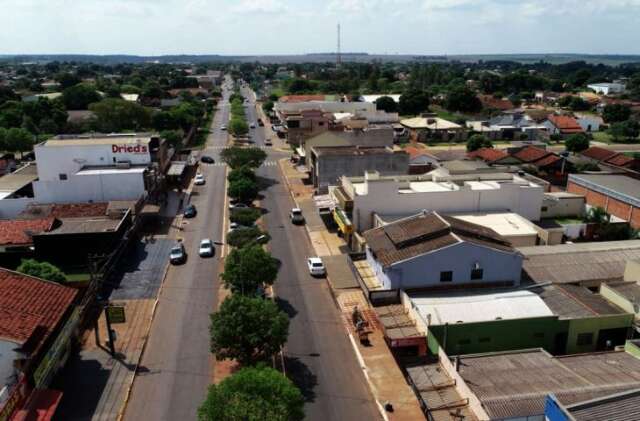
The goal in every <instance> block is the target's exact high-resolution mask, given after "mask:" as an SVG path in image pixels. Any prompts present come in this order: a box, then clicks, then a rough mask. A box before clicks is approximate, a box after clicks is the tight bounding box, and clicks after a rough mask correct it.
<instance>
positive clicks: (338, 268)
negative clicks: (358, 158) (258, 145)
mask: <svg viewBox="0 0 640 421" xmlns="http://www.w3.org/2000/svg"><path fill="white" fill-rule="evenodd" d="M279 164H280V168H281V170H282V173H283V175H284V179H285V182H286V184H287V187H288V188H289V191H290V193H291V196H292V197H293V199H294V201H295V202H296V203H297V204H298V206H299V207H300V208H301V209H302V210H303V213H304V215H305V218H306V219H307V223H306V224H305V227H306V229H307V234H308V235H309V238H310V240H311V244H312V246H313V248H314V250H315V252H316V254H317V255H318V256H322V257H325V259H324V260H325V265H326V266H327V273H328V275H327V281H328V284H329V286H330V290H331V293H332V295H333V297H334V299H335V302H336V305H337V306H338V308H339V309H340V310H341V311H342V314H343V318H342V319H343V323H344V326H345V329H346V330H347V332H348V333H349V339H350V340H351V343H352V345H353V348H354V350H355V352H356V356H357V357H358V360H359V361H360V364H361V368H362V370H363V372H364V375H365V377H366V379H367V382H368V383H369V387H370V389H371V392H372V394H373V396H374V397H375V399H376V400H377V401H378V403H379V405H380V408H381V414H383V417H385V418H386V419H388V420H393V421H405V420H406V421H414V420H420V419H424V418H425V416H424V414H423V412H422V409H421V408H420V404H419V403H418V399H417V398H416V396H415V394H414V393H413V390H412V389H411V387H410V386H409V384H408V383H407V381H406V380H405V377H404V375H403V373H402V371H401V370H400V367H398V364H397V363H396V360H395V358H394V357H393V355H392V353H391V350H390V349H389V347H388V346H387V344H386V342H385V339H384V333H383V331H382V328H381V327H380V326H381V325H380V321H379V320H378V316H377V315H376V313H375V311H374V309H373V308H372V307H371V306H370V305H369V302H368V301H367V299H366V298H365V296H364V294H363V293H362V290H361V289H360V288H359V286H358V282H357V280H356V279H355V276H354V275H353V272H351V269H350V268H349V266H348V263H347V260H346V258H345V259H340V257H339V256H340V255H342V256H344V252H343V250H345V248H346V244H345V242H344V240H343V239H342V238H340V237H338V236H337V235H336V234H332V233H330V232H329V231H328V230H327V229H326V227H325V225H324V224H323V223H322V220H321V219H320V217H319V216H318V215H317V212H316V211H315V205H314V203H313V189H312V188H310V187H309V186H305V185H304V184H303V183H302V179H303V178H305V175H304V174H303V173H301V172H300V171H298V170H297V169H295V168H294V167H293V166H292V165H291V164H290V163H289V161H288V160H286V159H283V160H280V161H279ZM355 306H357V307H358V309H359V310H360V311H361V312H362V313H363V315H364V317H365V319H367V321H368V322H369V325H370V327H371V330H372V333H371V334H370V335H369V340H370V345H369V346H364V345H362V344H361V343H360V342H359V341H358V340H357V339H356V338H357V334H356V333H355V331H354V329H353V325H352V322H351V314H352V312H353V308H354V307H355ZM385 402H390V403H391V404H392V405H393V408H394V411H393V412H385V411H383V410H382V405H383V404H384V403H385Z"/></svg>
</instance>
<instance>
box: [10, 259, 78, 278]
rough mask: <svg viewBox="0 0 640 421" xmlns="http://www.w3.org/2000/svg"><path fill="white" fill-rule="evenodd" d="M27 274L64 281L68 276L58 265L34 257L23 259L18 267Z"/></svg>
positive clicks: (19, 270)
mask: <svg viewBox="0 0 640 421" xmlns="http://www.w3.org/2000/svg"><path fill="white" fill-rule="evenodd" d="M16 270H17V271H18V272H20V273H24V274H25V275H30V276H35V277H36V278H40V279H45V280H47V281H52V282H59V283H63V282H66V281H67V276H66V275H65V274H64V272H62V271H61V270H60V269H59V268H58V267H56V266H54V265H52V264H51V263H49V262H38V261H37V260H34V259H22V261H21V262H20V266H18V268H17V269H16Z"/></svg>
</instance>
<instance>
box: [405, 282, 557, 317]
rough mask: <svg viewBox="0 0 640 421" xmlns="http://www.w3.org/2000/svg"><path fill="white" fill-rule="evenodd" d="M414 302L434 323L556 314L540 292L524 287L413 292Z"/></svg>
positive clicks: (412, 300)
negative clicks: (479, 290)
mask: <svg viewBox="0 0 640 421" xmlns="http://www.w3.org/2000/svg"><path fill="white" fill-rule="evenodd" d="M411 303H412V305H413V306H414V307H417V309H418V311H419V312H420V314H421V315H422V316H423V318H424V319H425V320H429V318H430V320H431V322H430V324H433V325H444V324H445V323H449V324H456V323H476V322H488V321H492V320H512V319H522V318H529V317H545V316H553V312H552V311H551V310H550V309H549V307H547V305H546V304H545V302H544V301H543V300H542V299H541V298H540V297H539V296H538V295H537V294H535V293H533V292H531V291H524V290H519V291H496V292H491V293H486V292H484V293H469V292H463V293H447V294H442V295H440V294H437V293H436V294H434V293H430V294H429V295H412V296H411Z"/></svg>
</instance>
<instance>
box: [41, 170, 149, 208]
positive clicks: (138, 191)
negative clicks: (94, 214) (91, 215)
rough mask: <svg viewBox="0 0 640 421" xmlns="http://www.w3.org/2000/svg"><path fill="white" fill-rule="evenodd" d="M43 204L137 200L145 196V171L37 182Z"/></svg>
mask: <svg viewBox="0 0 640 421" xmlns="http://www.w3.org/2000/svg"><path fill="white" fill-rule="evenodd" d="M33 190H34V194H35V197H36V200H37V201H38V202H39V203H81V202H88V201H94V202H108V201H110V200H137V199H139V198H140V197H141V196H143V195H144V194H145V185H144V175H143V173H141V172H124V173H119V174H103V175H77V176H70V177H69V179H68V180H66V181H60V180H55V181H36V182H34V183H33Z"/></svg>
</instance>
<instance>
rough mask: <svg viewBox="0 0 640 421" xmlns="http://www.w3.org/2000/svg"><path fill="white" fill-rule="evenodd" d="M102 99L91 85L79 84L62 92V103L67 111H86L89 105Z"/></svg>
mask: <svg viewBox="0 0 640 421" xmlns="http://www.w3.org/2000/svg"><path fill="white" fill-rule="evenodd" d="M101 99H102V97H101V96H100V94H99V93H98V91H97V90H96V89H95V88H94V87H93V86H90V85H85V84H83V83H79V84H77V85H74V86H70V87H68V88H67V89H65V90H64V91H63V92H62V102H64V105H65V107H67V110H86V109H87V108H89V104H93V103H94V102H98V101H100V100H101Z"/></svg>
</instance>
